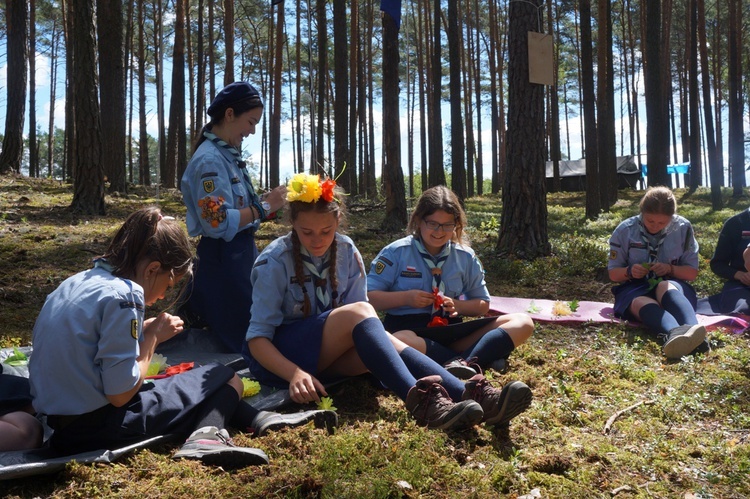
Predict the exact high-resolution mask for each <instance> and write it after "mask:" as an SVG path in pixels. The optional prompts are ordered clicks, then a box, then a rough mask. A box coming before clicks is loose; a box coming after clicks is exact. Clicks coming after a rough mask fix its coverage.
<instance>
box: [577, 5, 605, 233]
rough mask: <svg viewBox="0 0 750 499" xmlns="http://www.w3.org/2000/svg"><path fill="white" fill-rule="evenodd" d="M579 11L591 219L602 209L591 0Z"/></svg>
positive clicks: (585, 143) (584, 140)
mask: <svg viewBox="0 0 750 499" xmlns="http://www.w3.org/2000/svg"><path fill="white" fill-rule="evenodd" d="M578 5H579V9H580V12H581V20H580V27H581V44H580V45H581V62H580V74H581V94H582V95H583V99H582V104H581V105H582V106H583V123H584V130H585V132H584V137H583V142H584V157H585V158H586V218H588V219H590V220H593V219H594V218H596V217H598V216H599V213H600V212H601V211H602V199H601V196H599V189H600V188H601V186H600V185H599V145H598V143H597V140H596V109H595V107H594V102H595V101H596V97H595V94H594V54H593V50H592V43H593V41H592V36H591V1H590V0H580V2H579V3H578Z"/></svg>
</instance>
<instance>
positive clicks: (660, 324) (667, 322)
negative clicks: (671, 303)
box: [639, 303, 680, 336]
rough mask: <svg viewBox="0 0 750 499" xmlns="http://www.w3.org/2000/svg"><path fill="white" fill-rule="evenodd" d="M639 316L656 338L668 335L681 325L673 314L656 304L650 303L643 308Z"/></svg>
mask: <svg viewBox="0 0 750 499" xmlns="http://www.w3.org/2000/svg"><path fill="white" fill-rule="evenodd" d="M639 315H640V316H641V322H643V324H644V325H645V326H646V327H647V328H648V329H649V331H650V332H652V333H654V334H655V335H656V336H659V335H663V334H668V333H669V331H671V330H672V329H674V328H676V327H677V326H679V325H680V324H678V323H677V320H675V318H674V316H673V315H672V314H670V313H669V312H667V311H666V310H664V309H663V308H661V307H660V306H659V305H657V304H656V303H649V304H648V305H644V306H643V307H641V310H640V314H639Z"/></svg>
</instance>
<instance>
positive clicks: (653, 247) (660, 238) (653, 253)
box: [638, 218, 667, 279]
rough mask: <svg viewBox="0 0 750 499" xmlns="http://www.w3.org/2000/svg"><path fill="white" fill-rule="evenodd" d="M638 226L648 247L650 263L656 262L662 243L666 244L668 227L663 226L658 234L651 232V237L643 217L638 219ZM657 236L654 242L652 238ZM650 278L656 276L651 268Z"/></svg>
mask: <svg viewBox="0 0 750 499" xmlns="http://www.w3.org/2000/svg"><path fill="white" fill-rule="evenodd" d="M638 228H639V229H640V231H641V239H642V240H643V242H644V243H645V244H646V248H647V249H648V263H649V264H651V263H656V257H657V256H658V254H659V248H661V245H662V244H664V240H665V238H666V237H667V230H666V229H667V228H666V227H665V228H663V229H662V230H660V231H659V232H657V233H656V234H651V237H649V234H648V231H647V230H646V227H645V226H644V225H643V218H639V219H638ZM654 237H655V238H656V242H655V243H652V242H651V239H652V238H654ZM646 277H648V278H649V279H654V278H656V274H654V272H653V271H652V270H651V269H649V272H648V275H647V276H646Z"/></svg>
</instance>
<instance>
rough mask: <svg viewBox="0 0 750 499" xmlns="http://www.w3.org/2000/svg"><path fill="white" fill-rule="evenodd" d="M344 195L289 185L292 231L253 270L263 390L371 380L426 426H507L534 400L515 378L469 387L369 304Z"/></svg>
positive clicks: (303, 396)
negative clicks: (345, 227)
mask: <svg viewBox="0 0 750 499" xmlns="http://www.w3.org/2000/svg"><path fill="white" fill-rule="evenodd" d="M342 196H343V195H342V193H341V192H340V191H339V190H337V189H335V182H334V181H333V180H330V179H329V180H325V181H321V180H320V179H319V177H318V176H317V175H315V176H313V175H305V174H299V175H295V176H294V177H293V178H292V180H291V181H290V182H289V185H288V186H287V200H288V201H289V209H288V212H289V217H290V220H291V224H292V231H291V232H290V233H289V234H287V235H286V236H283V237H280V238H278V239H276V240H275V241H273V242H271V243H270V244H269V245H268V246H267V247H266V249H264V250H263V252H262V253H261V254H260V256H259V257H258V259H257V261H256V262H255V267H254V268H253V273H252V281H253V306H252V313H251V320H250V327H249V329H248V332H247V340H248V348H249V351H248V354H249V355H248V357H247V359H248V363H249V366H250V370H251V372H252V373H253V375H254V376H255V377H256V378H257V379H259V380H260V381H261V382H262V383H265V384H270V385H274V386H278V387H283V388H286V389H288V390H289V395H290V397H291V399H292V400H293V401H295V402H297V403H300V404H304V403H309V402H318V401H319V400H320V396H321V395H324V396H326V395H327V391H326V387H325V385H324V383H326V382H330V381H333V380H336V379H340V378H342V377H347V376H355V375H359V374H363V373H365V372H367V371H369V372H370V373H372V374H373V375H374V376H375V377H376V378H377V379H378V380H379V381H380V382H381V383H382V384H383V385H384V386H386V387H387V388H389V389H391V390H392V391H393V392H394V393H395V394H396V395H397V396H398V397H399V398H401V399H402V400H403V401H404V402H405V405H406V409H407V410H408V411H409V412H410V413H411V414H412V415H413V416H414V417H415V419H416V420H417V422H418V423H419V424H422V425H425V426H429V427H433V428H462V427H468V426H472V425H474V424H476V423H478V422H479V421H480V420H484V421H486V422H487V423H488V424H498V425H502V424H506V423H508V422H509V421H510V420H511V419H512V418H513V417H515V416H517V415H518V414H520V413H521V412H523V411H524V410H526V408H528V406H529V405H530V403H531V399H532V395H531V390H530V389H529V387H528V386H526V385H525V384H523V383H521V382H519V381H514V382H512V383H509V384H507V385H505V387H504V388H503V389H502V390H499V389H497V388H493V387H491V386H490V384H489V383H488V382H487V381H486V380H485V379H484V377H483V376H481V375H477V376H475V377H473V378H472V379H471V380H469V382H468V383H466V384H464V383H463V382H462V381H461V380H459V379H458V378H456V377H455V376H453V375H451V374H450V373H448V372H447V371H446V370H445V369H443V368H442V367H441V366H440V365H439V364H437V363H435V362H434V361H433V360H432V359H430V358H429V357H427V356H425V355H423V354H421V353H420V352H418V351H417V350H415V349H414V348H411V347H409V346H408V345H407V344H406V343H404V342H402V341H400V340H398V339H396V338H394V337H393V336H391V335H390V334H388V333H387V332H386V331H385V329H384V328H383V324H382V323H381V322H380V320H379V319H378V317H377V314H376V312H375V310H374V309H373V307H372V306H371V305H370V304H369V303H367V301H366V300H367V295H366V277H365V271H364V265H363V263H362V258H361V256H360V254H359V251H358V250H357V248H356V247H355V246H354V243H353V242H352V240H351V239H350V238H348V237H347V236H345V235H343V234H341V233H339V227H340V225H341V224H342V223H343V219H344V204H343V201H342Z"/></svg>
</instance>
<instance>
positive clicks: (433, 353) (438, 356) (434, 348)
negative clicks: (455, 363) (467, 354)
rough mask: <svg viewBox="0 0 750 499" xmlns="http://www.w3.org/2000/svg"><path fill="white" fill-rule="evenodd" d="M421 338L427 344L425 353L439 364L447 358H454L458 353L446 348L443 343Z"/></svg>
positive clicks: (442, 363) (443, 362) (447, 359)
mask: <svg viewBox="0 0 750 499" xmlns="http://www.w3.org/2000/svg"><path fill="white" fill-rule="evenodd" d="M422 339H423V340H424V342H425V343H426V344H427V351H426V352H425V355H426V356H428V357H429V358H431V359H432V360H434V361H435V362H437V363H438V364H440V365H441V366H442V365H445V363H446V362H448V361H449V360H452V359H455V358H456V357H458V355H459V354H458V352H456V351H454V350H452V349H450V348H448V347H447V346H445V345H441V344H440V343H438V342H437V341H435V340H428V339H427V338H422Z"/></svg>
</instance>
